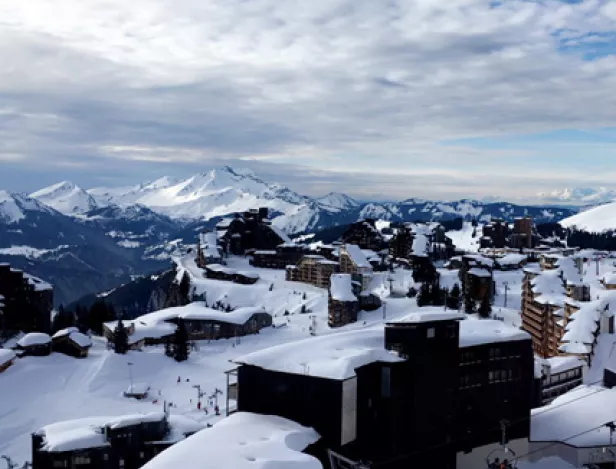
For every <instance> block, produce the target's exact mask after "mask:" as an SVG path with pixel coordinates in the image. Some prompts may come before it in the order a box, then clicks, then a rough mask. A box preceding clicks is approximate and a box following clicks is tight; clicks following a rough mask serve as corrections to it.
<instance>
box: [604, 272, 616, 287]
mask: <svg viewBox="0 0 616 469" xmlns="http://www.w3.org/2000/svg"><path fill="white" fill-rule="evenodd" d="M601 284H602V285H603V286H604V288H605V289H606V290H616V272H610V273H608V274H605V275H604V276H603V277H601Z"/></svg>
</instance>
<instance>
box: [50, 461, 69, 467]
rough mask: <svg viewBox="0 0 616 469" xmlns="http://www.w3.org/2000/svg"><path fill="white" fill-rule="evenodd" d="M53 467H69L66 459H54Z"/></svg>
mask: <svg viewBox="0 0 616 469" xmlns="http://www.w3.org/2000/svg"><path fill="white" fill-rule="evenodd" d="M53 467H68V464H66V461H54V462H53Z"/></svg>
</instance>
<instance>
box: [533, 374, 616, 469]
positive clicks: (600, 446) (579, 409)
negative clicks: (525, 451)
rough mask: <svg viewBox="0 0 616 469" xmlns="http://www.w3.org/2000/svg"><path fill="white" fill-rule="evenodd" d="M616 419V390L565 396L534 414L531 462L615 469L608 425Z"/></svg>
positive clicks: (585, 389) (591, 389) (581, 390)
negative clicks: (554, 461)
mask: <svg viewBox="0 0 616 469" xmlns="http://www.w3.org/2000/svg"><path fill="white" fill-rule="evenodd" d="M614 415H616V389H607V388H604V387H603V386H600V385H581V386H579V387H577V388H575V389H573V390H571V391H569V392H568V393H566V394H563V395H562V396H560V397H558V398H557V399H555V400H553V401H552V402H551V403H550V404H549V405H547V406H545V407H541V408H539V409H535V410H533V413H532V417H531V436H530V451H529V460H530V461H538V460H540V459H542V458H547V457H559V458H561V459H562V460H564V461H566V462H567V463H569V464H571V465H573V466H574V467H587V466H588V465H590V464H597V466H596V467H610V466H609V465H605V463H608V464H610V465H613V462H612V461H613V457H612V456H611V455H610V451H611V452H612V454H615V453H616V445H610V429H609V428H608V427H607V426H606V423H608V422H610V421H611V420H612V419H613V418H614V417H613V416H614ZM604 448H606V449H607V450H604ZM602 463H603V465H602Z"/></svg>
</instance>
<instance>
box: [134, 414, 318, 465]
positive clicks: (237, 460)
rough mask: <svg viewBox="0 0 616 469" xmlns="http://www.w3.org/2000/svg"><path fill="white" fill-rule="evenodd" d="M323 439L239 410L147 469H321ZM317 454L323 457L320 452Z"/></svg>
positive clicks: (292, 424)
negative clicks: (320, 450)
mask: <svg viewBox="0 0 616 469" xmlns="http://www.w3.org/2000/svg"><path fill="white" fill-rule="evenodd" d="M319 439H320V435H319V434H318V433H317V432H316V431H314V430H313V429H312V428H307V427H304V426H302V425H299V424H298V423H295V422H293V421H291V420H288V419H284V418H282V417H276V416H273V415H258V414H252V413H249V412H238V413H236V414H234V415H231V416H230V417H228V418H226V419H223V420H221V421H219V422H217V423H216V424H215V425H214V426H213V427H212V428H208V429H207V430H204V431H201V432H199V433H198V434H197V435H194V436H193V437H191V438H189V439H187V440H186V441H182V442H180V443H178V444H177V445H174V446H173V447H172V448H169V449H168V450H166V451H165V452H164V453H161V454H160V455H158V456H157V457H155V458H154V459H152V460H151V461H150V462H148V463H147V464H146V465H145V466H143V469H170V468H178V469H179V468H181V469H242V468H251V469H273V468H281V469H282V468H284V469H323V466H322V464H321V462H320V461H319V459H317V458H316V457H314V456H312V455H311V453H317V452H318V450H317V446H318V445H315V443H317V442H318V441H319ZM319 456H323V455H322V454H319Z"/></svg>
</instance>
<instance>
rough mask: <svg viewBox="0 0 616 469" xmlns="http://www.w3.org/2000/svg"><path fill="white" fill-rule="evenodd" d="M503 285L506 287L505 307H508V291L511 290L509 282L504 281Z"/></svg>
mask: <svg viewBox="0 0 616 469" xmlns="http://www.w3.org/2000/svg"><path fill="white" fill-rule="evenodd" d="M503 286H504V287H505V306H504V307H505V308H506V307H507V292H508V291H509V282H507V281H505V282H503Z"/></svg>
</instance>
